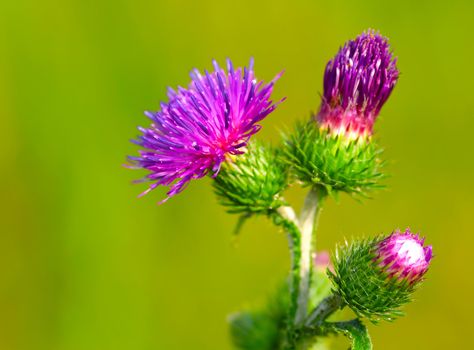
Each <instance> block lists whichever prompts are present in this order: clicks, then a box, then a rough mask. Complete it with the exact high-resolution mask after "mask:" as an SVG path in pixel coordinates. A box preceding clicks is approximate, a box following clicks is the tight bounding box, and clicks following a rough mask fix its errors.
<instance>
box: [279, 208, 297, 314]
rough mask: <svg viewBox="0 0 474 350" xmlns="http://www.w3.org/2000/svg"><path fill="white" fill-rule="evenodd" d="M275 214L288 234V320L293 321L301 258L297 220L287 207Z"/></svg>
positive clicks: (291, 209)
mask: <svg viewBox="0 0 474 350" xmlns="http://www.w3.org/2000/svg"><path fill="white" fill-rule="evenodd" d="M277 213H278V214H279V217H280V219H281V222H280V225H282V226H283V227H284V228H285V230H286V232H287V234H288V246H289V248H290V256H291V269H290V281H289V285H290V310H289V311H288V317H289V319H294V317H295V313H296V306H297V300H298V295H299V285H300V274H299V271H300V260H301V259H300V256H301V243H300V241H301V232H300V229H299V225H298V218H297V217H296V214H295V212H294V210H293V208H291V207H289V206H284V207H280V208H278V209H277Z"/></svg>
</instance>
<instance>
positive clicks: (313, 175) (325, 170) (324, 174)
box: [285, 121, 383, 196]
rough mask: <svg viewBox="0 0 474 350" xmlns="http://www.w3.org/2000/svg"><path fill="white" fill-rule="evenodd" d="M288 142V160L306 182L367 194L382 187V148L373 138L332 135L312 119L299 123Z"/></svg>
mask: <svg viewBox="0 0 474 350" xmlns="http://www.w3.org/2000/svg"><path fill="white" fill-rule="evenodd" d="M285 144H286V147H285V159H286V160H287V162H288V163H289V164H290V165H291V167H292V169H293V172H294V173H295V175H296V177H297V179H298V180H300V181H301V182H302V183H303V184H304V185H307V186H322V187H324V188H325V189H326V190H327V192H328V193H329V194H331V193H335V192H336V193H337V192H339V191H342V192H347V193H350V194H358V195H363V196H366V195H367V192H368V191H369V190H372V189H374V188H377V187H381V185H380V184H379V180H380V179H381V178H382V177H383V174H382V173H381V168H382V166H383V162H382V161H381V160H380V158H379V156H380V153H381V152H382V150H381V149H380V148H378V147H377V145H376V144H375V142H374V141H373V140H372V139H371V138H363V137H360V138H352V139H351V138H347V137H345V136H344V135H342V134H341V135H336V134H332V133H329V132H328V131H326V130H324V129H320V128H319V127H318V126H317V124H316V123H315V122H313V121H310V122H309V123H306V124H302V123H300V124H298V125H297V127H296V129H295V130H294V132H293V133H291V134H290V135H288V136H286V140H285Z"/></svg>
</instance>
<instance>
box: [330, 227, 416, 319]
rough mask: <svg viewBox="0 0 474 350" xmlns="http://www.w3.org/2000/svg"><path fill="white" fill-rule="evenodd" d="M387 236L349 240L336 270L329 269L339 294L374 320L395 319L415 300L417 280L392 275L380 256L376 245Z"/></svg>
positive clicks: (339, 253)
mask: <svg viewBox="0 0 474 350" xmlns="http://www.w3.org/2000/svg"><path fill="white" fill-rule="evenodd" d="M384 238H385V237H384V236H378V237H375V238H368V239H363V240H356V241H353V242H352V243H347V242H346V243H345V245H344V246H342V247H341V246H340V247H338V248H337V250H336V254H335V257H334V258H333V263H334V273H332V272H330V271H328V275H329V278H330V279H331V280H332V282H333V284H334V293H336V294H338V295H339V296H340V297H341V298H342V299H343V301H344V303H345V304H347V305H348V306H349V307H350V308H351V309H352V310H353V311H354V312H355V313H356V314H357V315H359V316H363V317H366V318H368V319H369V320H370V321H372V322H373V323H376V322H378V321H380V320H387V321H392V320H394V319H395V318H396V317H398V316H401V315H403V313H402V312H401V311H400V307H401V306H402V305H403V304H406V303H408V302H409V301H410V300H411V294H412V292H413V291H414V290H415V289H416V286H417V283H410V282H409V281H408V280H407V279H398V278H394V277H393V276H392V277H391V276H390V275H389V274H388V273H387V272H384V271H383V269H382V268H381V267H380V265H379V264H378V262H377V260H376V251H375V250H376V247H377V245H378V244H379V243H380V242H381V241H382V240H383V239H384Z"/></svg>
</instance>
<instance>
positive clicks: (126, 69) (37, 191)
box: [0, 0, 474, 350]
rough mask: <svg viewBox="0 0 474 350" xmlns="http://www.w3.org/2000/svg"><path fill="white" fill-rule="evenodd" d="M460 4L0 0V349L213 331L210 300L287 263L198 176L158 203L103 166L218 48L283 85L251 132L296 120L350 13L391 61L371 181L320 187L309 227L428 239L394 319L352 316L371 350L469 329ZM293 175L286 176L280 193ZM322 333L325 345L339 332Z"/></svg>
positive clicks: (467, 151) (438, 339)
mask: <svg viewBox="0 0 474 350" xmlns="http://www.w3.org/2000/svg"><path fill="white" fill-rule="evenodd" d="M473 11H474V6H473V5H472V2H471V1H469V0H465V1H460V0H450V1H434V0H432V1H413V0H410V1H408V0H402V1H386V2H385V1H380V0H377V1H376V0H374V1H315V0H304V1H303V0H292V1H280V0H278V1H277V0H274V1H256V0H252V1H248V0H245V1H205V0H201V1H179V0H174V1H171V0H170V1H161V0H159V1H144V0H135V1H122V0H115V1H111V0H110V1H99V0H96V1H91V0H63V1H59V0H58V1H55V0H45V1H33V0H31V1H25V0H15V1H7V0H2V1H1V4H0V120H1V137H0V167H1V169H0V193H1V204H0V205H1V210H0V216H1V222H0V225H1V226H0V231H1V235H0V349H2V350H3V349H4V350H43V349H45V350H108V349H113V350H122V349H124V350H125V349H126V350H152V349H153V350H172V349H178V350H181V349H195V350H198V349H203V350H212V349H216V350H225V349H230V344H229V341H228V334H227V325H226V316H227V315H228V314H229V313H230V312H232V311H235V310H237V309H239V308H241V307H242V306H245V305H249V304H252V303H254V302H257V303H258V302H259V301H262V300H263V299H264V297H265V296H266V295H268V294H269V293H270V292H271V291H272V290H273V289H274V287H275V285H276V284H277V283H278V282H279V281H280V280H281V278H283V276H284V275H285V273H286V271H287V270H288V266H289V257H288V253H287V247H286V238H285V236H284V234H283V233H282V232H278V231H276V230H275V229H274V227H273V226H272V225H271V224H270V223H269V222H268V221H267V220H266V219H264V218H259V219H255V220H252V221H251V222H249V223H248V224H247V225H246V227H245V228H244V233H243V235H242V236H241V237H240V239H239V240H238V241H237V243H236V244H235V242H233V240H232V236H231V232H232V229H233V226H234V224H235V221H236V217H234V216H231V215H228V214H226V213H225V212H224V209H223V208H221V207H219V206H218V205H217V202H216V199H215V198H214V196H213V194H212V191H211V186H210V181H211V180H209V179H204V180H201V181H195V182H194V183H192V184H191V186H190V187H189V188H188V189H187V190H186V191H185V192H184V193H182V194H181V195H180V196H177V197H175V198H173V199H172V200H170V201H169V202H168V203H166V204H165V205H162V206H157V205H156V203H157V202H158V201H159V200H161V199H162V198H163V195H164V193H165V189H158V190H156V191H154V192H153V193H152V194H150V195H148V196H146V197H144V198H141V199H137V198H136V196H137V195H138V194H139V193H140V192H142V191H143V190H144V189H145V185H143V184H142V185H131V184H130V182H131V181H132V180H133V179H135V178H139V177H141V176H142V175H143V173H142V172H140V171H138V172H137V171H132V170H127V169H125V168H123V167H122V164H123V163H124V162H125V157H126V155H129V154H136V152H137V148H136V147H135V146H134V145H132V144H131V143H129V141H128V140H129V139H131V138H134V137H135V136H136V135H137V133H138V131H137V130H136V126H137V125H146V124H147V123H148V120H147V119H146V118H145V117H144V116H143V111H144V110H146V109H148V110H154V109H157V108H158V105H159V102H160V101H161V100H164V99H165V94H166V86H168V85H171V86H173V87H174V86H177V85H178V84H180V85H186V84H187V82H188V80H189V79H188V72H189V71H190V69H192V68H193V67H197V68H200V69H203V68H208V69H210V68H211V59H212V58H216V59H218V60H219V61H220V62H221V63H222V62H223V61H224V59H225V58H226V57H227V56H228V57H231V58H232V59H233V61H234V63H235V64H236V65H244V64H246V63H247V62H248V59H249V57H250V56H254V57H255V60H256V74H257V76H258V77H259V78H262V79H265V80H267V81H268V80H270V79H271V78H272V77H273V76H274V75H275V74H276V73H277V72H279V71H280V70H282V69H285V70H286V73H285V75H284V76H283V77H282V78H281V80H280V81H279V82H278V84H277V86H276V88H275V93H274V96H275V98H280V97H282V96H287V98H288V99H287V101H286V102H285V103H284V104H282V105H281V106H280V107H279V108H278V110H277V111H276V112H275V113H273V114H272V115H271V116H269V117H268V119H267V120H265V121H264V123H263V125H264V128H263V130H262V131H261V132H260V133H259V134H258V138H260V139H265V140H272V141H274V142H275V141H277V140H278V135H279V130H281V129H283V128H285V127H288V126H291V125H292V123H293V122H294V121H295V120H297V119H299V118H307V117H308V115H309V112H310V111H311V110H313V111H314V110H316V109H317V107H318V104H319V94H320V93H321V89H322V74H323V70H324V66H325V62H326V61H327V60H328V59H329V58H331V57H332V56H333V55H334V54H335V52H336V50H337V49H338V47H339V46H340V45H342V44H343V42H344V41H346V40H347V39H350V38H353V37H355V36H356V35H357V34H358V33H360V32H361V31H363V30H364V29H367V28H375V29H379V30H380V31H381V32H382V33H383V34H384V35H386V36H388V37H389V38H390V39H391V43H392V47H393V49H394V51H395V53H396V55H397V56H398V57H399V68H400V70H401V77H400V81H399V84H398V86H397V87H396V89H395V90H394V93H393V94H392V97H391V98H390V100H389V101H388V103H387V104H386V106H385V108H384V109H383V110H382V115H381V117H380V120H379V121H378V122H377V125H376V129H377V134H376V135H377V138H378V139H379V142H380V143H381V144H382V145H383V146H384V148H385V149H386V152H385V157H386V158H387V159H388V160H390V163H389V166H388V169H387V171H388V172H389V173H390V174H391V175H392V177H391V178H389V179H388V180H387V181H386V184H387V185H388V189H387V190H385V191H382V192H378V193H376V194H375V195H374V199H373V200H368V201H364V203H362V204H360V203H358V202H356V201H354V200H353V199H351V198H349V197H347V196H342V197H341V200H340V203H339V204H337V203H335V202H334V201H331V202H329V203H328V205H327V206H326V208H325V209H324V212H323V216H322V219H321V225H320V233H319V237H318V241H319V247H320V248H321V249H332V248H333V247H334V244H335V243H336V242H341V241H343V239H344V238H345V237H348V238H350V237H352V236H360V235H372V234H376V233H381V232H387V233H388V232H390V231H391V230H392V229H394V228H398V227H400V228H405V227H407V226H409V227H411V228H412V229H413V230H415V231H419V232H421V233H422V234H423V235H426V237H427V242H428V243H430V244H433V246H434V251H435V255H436V257H435V259H434V261H433V265H432V269H431V271H430V272H429V274H428V279H427V281H426V283H425V284H424V286H423V288H422V289H421V290H419V291H418V292H417V293H416V295H415V298H416V302H415V303H413V304H411V305H409V306H407V307H406V308H405V310H406V312H407V314H408V315H407V317H405V318H403V319H400V320H398V321H397V322H395V323H393V324H388V323H383V324H382V325H381V326H379V327H374V326H371V327H370V328H371V332H372V335H373V340H374V343H375V348H376V349H384V350H391V349H468V348H472V346H473V344H474V343H473V337H472V316H473V315H474V306H473V305H474V302H473V300H472V298H473V288H474V285H473V278H472V268H473V264H472V257H473V255H472V251H473V249H472V245H473V244H474V232H473V230H472V228H473V224H472V223H473V204H472V198H473V194H474V191H473V186H472V181H473V175H474V166H473V157H472V152H473V150H474V147H473V130H474V116H473V101H474V100H473V97H472V96H473V89H472V86H473V78H474V77H473V71H474V68H473V55H474V46H473V39H472V35H473V33H474V28H473V27H474V26H473V22H474V21H473ZM302 195H303V193H302V192H301V191H298V190H294V191H291V193H290V194H289V197H290V199H291V201H292V202H294V203H297V202H299V201H301V196H302ZM344 348H345V347H344V346H341V349H344Z"/></svg>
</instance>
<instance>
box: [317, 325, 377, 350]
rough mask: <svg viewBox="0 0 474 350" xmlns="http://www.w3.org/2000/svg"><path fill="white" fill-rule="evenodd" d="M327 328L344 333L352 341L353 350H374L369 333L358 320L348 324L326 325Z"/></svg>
mask: <svg viewBox="0 0 474 350" xmlns="http://www.w3.org/2000/svg"><path fill="white" fill-rule="evenodd" d="M325 327H327V328H328V329H330V330H333V331H335V332H337V333H342V334H344V335H345V336H347V337H348V338H349V339H351V341H352V346H351V349H352V350H372V341H371V340H370V335H369V331H368V330H367V327H366V326H365V325H364V324H363V323H362V321H361V320H359V319H357V318H356V319H354V320H351V321H346V322H331V323H325Z"/></svg>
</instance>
